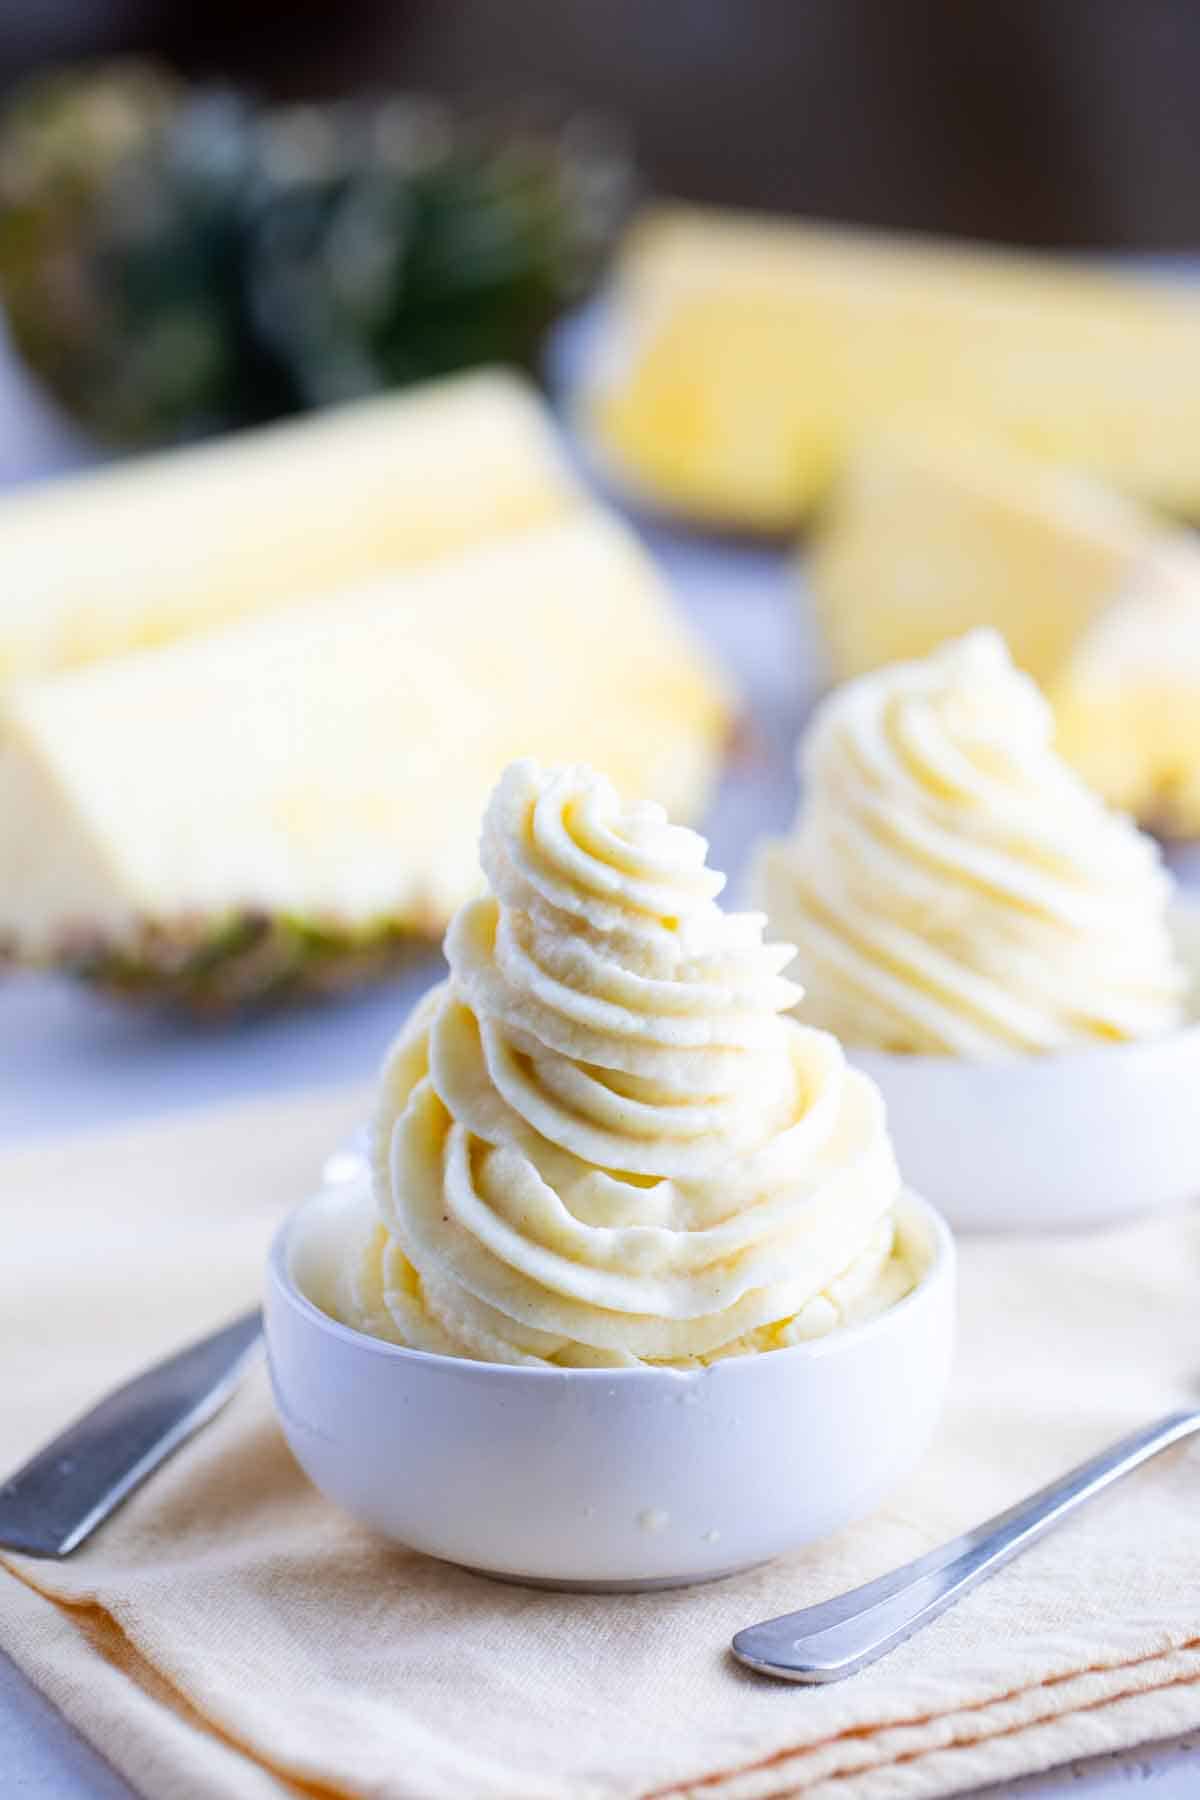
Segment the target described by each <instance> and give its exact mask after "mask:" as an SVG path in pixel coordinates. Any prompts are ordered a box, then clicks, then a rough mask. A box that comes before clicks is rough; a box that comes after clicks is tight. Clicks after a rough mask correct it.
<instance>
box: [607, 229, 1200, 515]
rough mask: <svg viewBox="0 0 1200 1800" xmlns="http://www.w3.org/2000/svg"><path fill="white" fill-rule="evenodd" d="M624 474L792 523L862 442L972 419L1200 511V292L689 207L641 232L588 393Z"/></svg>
mask: <svg viewBox="0 0 1200 1800" xmlns="http://www.w3.org/2000/svg"><path fill="white" fill-rule="evenodd" d="M583 408H584V419H585V429H586V430H587V431H588V432H589V434H590V435H591V436H592V438H593V439H594V441H595V443H596V445H597V448H598V451H599V454H600V456H601V457H602V458H603V460H604V461H606V462H607V463H608V464H609V466H610V467H611V468H612V470H613V471H614V473H615V475H616V476H617V478H618V479H619V480H620V481H622V482H624V484H625V485H627V486H628V487H630V488H631V489H633V490H634V491H636V492H639V493H641V494H642V495H643V496H645V497H646V498H648V499H650V500H651V501H654V502H657V503H659V504H661V505H664V506H666V507H669V508H671V509H674V510H678V511H681V512H684V513H688V514H692V515H695V516H697V517H699V518H703V519H707V520H712V521H714V522H718V523H723V524H728V525H734V526H741V527H746V528H749V529H753V530H767V531H781V530H787V529H789V528H791V527H793V526H794V525H795V524H796V523H797V522H798V521H799V520H800V519H801V518H802V517H804V516H805V515H806V514H807V513H808V512H809V511H810V510H811V508H812V506H813V505H814V503H815V502H816V501H818V500H819V499H820V498H821V497H822V495H823V494H824V492H825V490H826V488H827V486H828V484H829V482H830V480H831V479H832V478H833V477H834V476H835V475H836V474H837V473H838V472H839V471H840V469H841V467H842V465H843V463H844V461H845V459H846V457H847V455H848V453H849V452H850V451H851V450H852V449H853V448H854V447H855V446H856V445H857V444H858V443H860V442H861V441H862V440H863V439H865V438H868V437H870V436H872V435H874V434H876V433H877V432H879V431H880V430H881V429H883V428H885V427H887V426H889V425H892V424H895V423H899V424H901V425H902V426H904V427H905V428H906V429H910V430H919V429H922V428H928V427H931V426H933V427H936V428H937V429H938V430H939V431H944V430H947V429H950V428H957V429H958V430H959V431H961V432H963V433H964V434H968V435H978V436H982V437H985V438H994V439H996V440H997V441H999V442H1001V443H1007V444H1010V445H1013V446H1015V447H1017V448H1020V449H1025V450H1028V451H1034V452H1036V453H1038V454H1040V455H1043V456H1045V457H1047V458H1049V459H1052V460H1056V461H1062V462H1065V463H1070V464H1077V465H1078V466H1079V467H1081V468H1085V469H1091V470H1093V471H1095V472H1097V473H1099V474H1102V475H1104V476H1107V477H1108V478H1109V479H1110V480H1111V481H1112V482H1113V484H1114V485H1116V486H1117V487H1119V488H1122V489H1124V490H1127V491H1129V492H1130V493H1133V494H1135V495H1139V496H1141V497H1143V498H1145V499H1148V500H1152V501H1154V502H1157V503H1159V504H1161V505H1162V506H1164V507H1165V508H1167V509H1169V510H1173V511H1175V512H1177V513H1179V514H1182V515H1187V516H1200V296H1197V295H1195V294H1194V293H1189V292H1188V291H1187V289H1185V288H1182V287H1181V288H1178V289H1176V288H1172V287H1170V286H1168V285H1166V284H1165V283H1157V282H1153V281H1150V280H1145V279H1142V278H1140V277H1137V276H1134V275H1127V274H1116V273H1110V272H1106V271H1101V270H1097V269H1094V268H1088V267H1086V266H1083V265H1080V264H1073V263H1071V262H1069V261H1066V260H1062V259H1055V258H1052V257H1046V256H1043V257H1038V256H1032V255H1016V254H1012V253H1007V252H1002V251H995V250H988V249H984V248H980V247H976V246H962V247H953V246H951V245H948V244H939V243H938V242H936V241H935V240H922V239H920V238H904V237H889V236H884V235H876V234H873V233H869V232H857V231H849V230H840V229H830V228H829V227H827V226H823V225H809V224H799V223H795V222H783V221H768V220H762V219H756V218H753V217H748V216H741V217H738V216H734V215H724V214H721V213H706V212H702V211H690V210H687V209H677V210H666V211H663V212H659V213H654V214H651V215H649V216H648V217H647V218H646V219H645V220H644V221H643V222H642V223H641V225H640V226H639V227H637V228H635V230H634V232H633V234H632V235H631V238H630V239H629V242H628V245H627V248H626V250H625V252H624V255H623V257H622V261H621V264H620V266H619V269H618V274H617V278H616V281H615V284H614V289H613V299H612V307H611V312H610V329H609V332H608V334H607V335H606V337H605V338H604V339H603V340H602V345H601V350H600V352H599V354H598V356H597V358H596V363H595V367H594V370H593V374H592V377H591V379H590V381H589V385H588V392H587V393H586V395H585V398H584V402H583Z"/></svg>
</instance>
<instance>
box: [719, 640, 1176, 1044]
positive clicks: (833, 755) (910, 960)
mask: <svg viewBox="0 0 1200 1800" xmlns="http://www.w3.org/2000/svg"><path fill="white" fill-rule="evenodd" d="M1052 729H1053V727H1052V720H1051V714H1050V710H1049V708H1048V706H1047V704H1046V702H1045V701H1044V700H1043V699H1042V697H1041V695H1040V693H1039V692H1038V690H1037V688H1036V687H1035V686H1034V684H1033V682H1032V681H1031V680H1029V678H1028V677H1027V676H1024V675H1022V674H1020V673H1019V672H1018V671H1017V670H1016V669H1015V668H1014V667H1013V664H1012V662H1011V661H1010V659H1009V656H1008V652H1007V650H1006V649H1005V646H1004V643H1003V641H1002V639H1001V638H1000V637H999V636H998V635H997V634H996V633H995V632H993V631H975V632H972V633H970V634H969V635H968V636H967V637H964V638H961V639H959V640H958V641H957V642H954V643H951V644H948V645H946V646H944V647H943V648H942V649H941V650H939V651H937V652H935V653H934V654H933V655H932V656H929V657H927V658H926V659H925V660H924V661H921V662H906V663H897V664H894V665H893V666H892V667H890V668H886V669H882V670H880V671H878V672H877V673H875V674H872V675H866V676H863V677H862V678H861V679H859V680H857V681H852V682H850V683H848V684H847V685H846V686H845V687H843V688H840V689H838V690H837V691H835V692H834V693H833V694H832V695H831V696H830V697H829V699H828V700H826V701H825V702H824V704H823V705H822V706H821V707H820V708H819V709H818V712H817V714H816V715H815V717H814V719H813V722H812V725H811V727H810V729H809V731H808V733H807V734H806V738H805V741H804V743H803V746H802V776H803V781H804V792H803V797H802V801H801V806H800V811H799V815H798V817H797V821H796V825H795V828H794V830H793V833H792V835H791V836H790V837H788V838H785V839H782V840H778V841H776V842H773V843H770V844H768V845H767V846H766V848H765V850H764V851H763V853H762V854H761V856H760V858H759V861H758V866H757V872H756V877H755V883H754V886H755V891H756V894H757V897H758V898H759V901H760V903H761V904H762V905H763V906H764V908H765V910H766V911H767V913H768V916H769V918H770V922H771V926H772V929H774V930H777V931H780V932H783V933H786V935H787V936H788V937H789V938H790V939H792V941H793V942H795V943H796V944H797V945H798V947H799V952H798V958H797V964H796V969H797V973H798V975H799V978H800V980H802V981H803V983H804V987H805V1001H804V1005H803V1008H802V1014H803V1016H804V1017H805V1018H806V1019H809V1020H811V1021H812V1022H813V1023H814V1024H816V1025H820V1026H823V1027H824V1028H825V1029H826V1030H829V1031H835V1032H837V1034H838V1035H839V1037H840V1038H842V1039H843V1041H845V1042H846V1043H848V1044H852V1045H859V1046H864V1047H870V1048H873V1049H879V1050H891V1051H901V1052H905V1051H907V1052H924V1053H931V1054H946V1055H955V1056H965V1057H995V1056H999V1055H1004V1054H1008V1053H1014V1052H1017V1053H1020V1052H1037V1051H1043V1052H1044V1051H1054V1050H1060V1049H1066V1048H1068V1047H1071V1046H1074V1047H1079V1046H1082V1045H1087V1044H1095V1043H1104V1042H1109V1041H1114V1040H1122V1039H1129V1038H1145V1037H1153V1036H1156V1035H1158V1034H1160V1033H1164V1032H1167V1031H1169V1030H1171V1029H1172V1028H1173V1027H1174V1026H1176V1025H1178V1024H1179V1023H1180V1022H1181V1018H1182V1011H1183V994H1184V989H1185V985H1186V984H1185V979H1184V976H1183V973H1182V970H1181V969H1180V967H1179V966H1178V964H1177V962H1176V959H1175V954H1174V951H1173V948H1172V942H1171V937H1170V934H1169V932H1168V928H1167V916H1166V915H1167V905H1168V901H1169V899H1170V892H1171V883H1170V878H1169V876H1168V874H1167V872H1166V870H1165V869H1164V868H1163V866H1162V864H1161V861H1160V859H1159V854H1158V850H1157V847H1156V846H1155V844H1154V843H1153V842H1152V841H1151V840H1150V839H1149V838H1148V837H1145V836H1143V834H1142V833H1141V832H1139V831H1138V830H1137V829H1136V827H1135V826H1134V825H1133V824H1132V823H1131V822H1130V821H1129V820H1128V819H1126V818H1124V817H1123V816H1122V815H1120V814H1117V813H1112V812H1109V811H1108V810H1107V809H1106V807H1105V806H1104V805H1103V803H1102V802H1101V801H1100V800H1099V799H1098V798H1097V797H1096V796H1095V795H1094V794H1093V793H1092V792H1091V791H1090V790H1089V789H1088V788H1086V787H1085V786H1084V784H1083V783H1082V782H1081V781H1080V780H1079V778H1078V776H1076V775H1074V774H1073V773H1072V772H1071V771H1070V770H1069V769H1068V768H1067V766H1066V764H1065V763H1064V762H1062V761H1061V760H1060V758H1059V757H1058V756H1057V755H1056V754H1055V751H1054V749H1053V745H1052V741H1051V734H1052Z"/></svg>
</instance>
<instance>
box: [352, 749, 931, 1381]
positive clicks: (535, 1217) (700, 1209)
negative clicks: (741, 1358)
mask: <svg viewBox="0 0 1200 1800" xmlns="http://www.w3.org/2000/svg"><path fill="white" fill-rule="evenodd" d="M706 856H707V846H706V844H705V841H704V839H703V838H702V837H700V836H698V835H697V834H696V833H695V832H692V831H688V830H685V829H683V828H682V827H680V826H677V825H673V824H672V823H671V822H670V821H669V820H668V818H667V817H666V815H665V813H664V812H663V811H662V809H661V808H659V807H657V806H653V805H648V804H634V805H629V806H623V805H622V803H621V801H620V799H619V797H618V795H617V793H616V791H615V790H614V788H613V787H612V785H611V784H610V783H609V782H608V781H606V780H605V779H604V778H603V777H602V776H599V775H597V774H594V773H593V772H592V771H591V770H589V769H586V768H582V767H570V768H563V769H550V770H543V769H541V768H539V767H538V766H537V765H536V764H534V763H532V762H528V761H526V762H519V763H515V764H513V765H512V766H511V767H510V768H509V769H508V770H507V771H506V773H505V774H504V776H503V777H502V779H501V781H500V783H499V785H498V787H497V788H496V790H495V792H494V794H493V796H492V799H491V801H490V803H489V805H488V808H487V812H486V815H485V818H484V824H483V832H482V839H481V860H482V863H483V869H484V873H485V875H486V876H487V881H488V888H489V891H488V892H487V893H486V894H485V895H484V896H483V897H481V898H480V899H478V900H475V901H472V902H471V903H469V904H468V905H467V906H465V907H463V908H462V909H461V911H460V912H459V913H458V915H457V917H456V918H455V920H454V922H453V924H452V925H451V927H450V930H449V932H448V934H447V938H446V956H447V960H448V962H449V965H450V977H449V980H448V981H447V982H445V983H444V984H443V985H442V986H441V987H440V988H438V989H436V990H435V991H434V992H433V993H432V994H431V995H430V996H428V997H427V999H426V1001H425V1002H424V1003H423V1004H422V1005H421V1007H420V1008H418V1010H417V1012H416V1013H415V1014H414V1016H413V1018H412V1019H411V1021H410V1023H409V1025H408V1027H407V1028H406V1030H405V1031H404V1032H403V1033H402V1034H401V1037H400V1039H399V1040H398V1042H397V1044H396V1046H395V1047H394V1049H393V1051H392V1053H391V1056H390V1057H389V1060H388V1063H387V1065H386V1067H385V1070H384V1074H383V1078H382V1082H381V1089H380V1096H379V1103H378V1107H377V1111H376V1118H375V1123H374V1131H373V1159H372V1160H373V1188H374V1200H375V1205H376V1209H377V1215H378V1216H377V1220H376V1221H374V1222H372V1224H371V1227H370V1230H369V1231H366V1232H365V1234H364V1236H363V1238H362V1240H361V1241H360V1242H358V1243H357V1244H356V1245H355V1246H353V1248H352V1251H351V1254H350V1256H349V1257H348V1258H347V1261H346V1264H345V1267H344V1270H343V1280H342V1289H341V1297H340V1300H339V1311H340V1314H341V1316H342V1317H343V1318H344V1319H345V1320H346V1321H347V1322H348V1323H350V1324H355V1325H358V1326H359V1327H360V1328H361V1329H365V1330H370V1331H373V1332H375V1333H376V1334H378V1335H382V1336H384V1337H389V1338H392V1339H393V1340H394V1341H398V1342H402V1343H406V1344H408V1345H410V1346H412V1347H414V1348H418V1349H429V1350H437V1351H442V1352H445V1353H449V1354H455V1355H461V1356H469V1357H476V1358H480V1359H483V1360H488V1361H499V1362H535V1363H536V1362H551V1363H559V1364H567V1365H571V1364H573V1365H589V1364H591V1365H600V1366H619V1365H624V1364H637V1363H640V1362H654V1363H659V1362H661V1363H672V1364H679V1363H683V1364H686V1363H690V1362H695V1361H699V1360H707V1359H710V1358H712V1357H715V1356H722V1355H728V1354H732V1353H735V1352H744V1351H749V1350H759V1349H770V1348H774V1347H776V1346H778V1345H783V1344H787V1343H790V1342H794V1341H796V1340H797V1339H799V1338H804V1337H808V1336H812V1335H815V1334H817V1333H819V1332H822V1331H825V1330H828V1329H830V1328H832V1327H833V1326H834V1325H836V1324H838V1323H839V1322H841V1321H842V1320H843V1319H844V1318H846V1317H849V1316H858V1315H859V1314H861V1313H862V1312H863V1311H864V1310H866V1311H869V1310H872V1309H877V1308H878V1307H881V1306H883V1305H886V1304H889V1303H890V1302H891V1300H893V1299H894V1298H896V1297H897V1295H898V1294H899V1293H901V1292H903V1291H905V1290H906V1288H907V1287H908V1286H909V1285H911V1275H910V1274H909V1272H908V1270H907V1266H906V1264H905V1262H904V1259H903V1257H902V1255H901V1254H900V1253H899V1252H898V1251H897V1247H896V1242H895V1219H894V1207H895V1202H896V1199H897V1194H898V1188H899V1178H898V1176H897V1174H896V1170H895V1165H894V1162H893V1159H892V1153H891V1147H890V1144H889V1141H888V1137H887V1132H886V1127H885V1122H884V1117H883V1107H882V1102H881V1101H880V1099H879V1096H878V1093H877V1092H876V1090H875V1089H874V1088H873V1086H872V1085H871V1084H870V1083H869V1082H868V1081H867V1080H866V1079H865V1078H864V1077H863V1076H861V1075H859V1074H856V1073H854V1072H853V1071H851V1070H849V1069H848V1068H847V1067H846V1065H845V1063H844V1060H843V1058H842V1054H841V1051H840V1049H839V1047H838V1045H837V1044H836V1042H835V1041H834V1040H833V1039H832V1038H830V1037H827V1036H826V1035H825V1034H824V1033H821V1032H818V1031H814V1030H812V1029H811V1028H807V1027H802V1026H799V1025H797V1024H796V1023H795V1021H794V1020H793V1019H791V1018H789V1017H787V1016H785V1015H786V1013H787V1012H788V1010H789V1009H790V1008H791V1007H793V1006H794V1005H795V1003H796V1001H797V1000H798V999H799V997H800V991H799V989H798V988H797V987H796V986H795V985H794V983H792V982H790V981H788V980H787V979H785V977H784V975H783V972H782V971H783V969H784V968H785V966H786V965H787V963H788V962H789V961H790V960H791V958H792V955H793V952H792V950H791V948H790V946H788V945H783V944H765V943H764V942H763V941H762V933H763V926H764V920H763V918H762V916H761V915H759V914H753V913H741V914H737V913H725V912H723V911H722V909H721V908H720V906H719V905H718V904H717V895H718V894H719V892H720V891H721V888H722V886H723V884H724V878H723V877H722V876H721V875H719V874H718V873H717V872H716V871H714V870H712V869H710V868H709V867H708V866H707V861H706Z"/></svg>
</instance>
